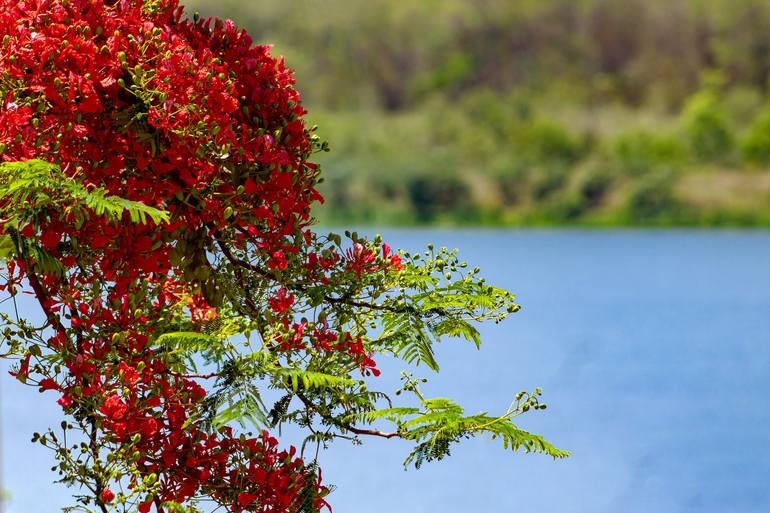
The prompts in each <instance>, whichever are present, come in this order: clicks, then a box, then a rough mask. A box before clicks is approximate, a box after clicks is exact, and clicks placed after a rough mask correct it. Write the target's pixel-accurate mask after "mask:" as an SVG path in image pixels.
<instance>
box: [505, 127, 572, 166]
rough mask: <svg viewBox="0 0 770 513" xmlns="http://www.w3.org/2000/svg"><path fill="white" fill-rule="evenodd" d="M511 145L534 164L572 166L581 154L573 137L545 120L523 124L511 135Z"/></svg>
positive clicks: (563, 129) (562, 128)
mask: <svg viewBox="0 0 770 513" xmlns="http://www.w3.org/2000/svg"><path fill="white" fill-rule="evenodd" d="M511 143H512V144H513V146H514V147H515V148H516V149H517V150H518V151H519V152H521V154H522V156H524V157H526V158H529V159H531V160H532V161H533V162H535V163H542V162H551V163H553V162H556V163H561V164H565V165H569V164H574V163H575V162H576V161H577V160H578V159H579V158H580V157H581V152H582V145H581V144H580V141H578V140H577V138H576V137H575V136H573V135H572V134H571V133H570V132H568V131H567V130H566V129H565V128H564V127H562V126H561V125H558V124H556V123H553V122H551V121H545V120H535V121H532V122H530V123H525V124H523V125H522V126H521V127H520V128H519V129H518V130H515V131H514V132H513V133H512V134H511Z"/></svg>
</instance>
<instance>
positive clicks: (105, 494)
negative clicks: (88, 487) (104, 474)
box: [100, 488, 115, 504]
mask: <svg viewBox="0 0 770 513" xmlns="http://www.w3.org/2000/svg"><path fill="white" fill-rule="evenodd" d="M100 497H101V499H102V502H103V503H104V504H109V503H111V502H112V501H114V500H115V494H114V493H113V491H112V490H110V489H109V488H105V489H104V490H103V491H102V494H101V496H100Z"/></svg>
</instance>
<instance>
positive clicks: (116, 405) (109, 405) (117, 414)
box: [99, 394, 128, 420]
mask: <svg viewBox="0 0 770 513" xmlns="http://www.w3.org/2000/svg"><path fill="white" fill-rule="evenodd" d="M127 410H128V406H126V403H124V402H123V400H122V399H121V398H120V396H118V395H117V394H112V395H111V396H109V397H108V398H107V400H106V401H104V404H103V405H102V407H101V409H100V410H99V411H101V412H102V413H103V414H104V415H105V416H106V417H107V418H109V419H111V420H119V419H122V418H123V417H124V416H125V415H126V411H127Z"/></svg>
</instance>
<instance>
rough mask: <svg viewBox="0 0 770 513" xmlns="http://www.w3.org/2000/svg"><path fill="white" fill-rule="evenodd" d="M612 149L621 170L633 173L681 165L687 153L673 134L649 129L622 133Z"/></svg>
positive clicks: (637, 173) (639, 173)
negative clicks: (654, 131)
mask: <svg viewBox="0 0 770 513" xmlns="http://www.w3.org/2000/svg"><path fill="white" fill-rule="evenodd" d="M612 150H613V154H614V156H615V158H616V159H617V160H618V164H619V165H620V167H621V171H622V172H624V173H630V174H633V175H641V174H644V173H647V172H649V171H651V170H654V169H656V168H657V167H659V166H661V165H663V166H666V167H676V166H679V165H681V163H682V162H683V161H684V159H685V155H686V149H685V148H684V147H683V146H682V145H681V144H680V142H679V141H678V140H677V139H675V138H674V137H673V136H670V135H666V134H655V133H652V132H648V131H634V132H628V133H625V134H622V135H620V136H619V137H618V138H617V139H616V140H615V142H614V144H613V148H612Z"/></svg>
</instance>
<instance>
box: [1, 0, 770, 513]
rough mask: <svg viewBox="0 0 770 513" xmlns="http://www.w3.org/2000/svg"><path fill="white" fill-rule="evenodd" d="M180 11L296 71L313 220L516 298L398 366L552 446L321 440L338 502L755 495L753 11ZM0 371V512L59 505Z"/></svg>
mask: <svg viewBox="0 0 770 513" xmlns="http://www.w3.org/2000/svg"><path fill="white" fill-rule="evenodd" d="M184 3H186V4H187V5H188V12H189V13H190V14H192V12H194V11H195V10H198V11H200V12H201V13H202V15H204V16H208V15H216V16H220V17H228V18H231V19H233V20H235V21H236V22H237V23H238V24H239V25H241V26H244V27H246V28H247V29H248V30H249V32H250V33H251V34H252V35H253V36H254V39H255V40H256V41H257V42H260V43H271V44H274V45H275V49H274V51H275V53H277V54H283V55H285V56H286V61H287V63H288V64H289V65H290V66H291V67H293V68H294V69H295V70H296V76H297V80H298V88H299V89H300V90H301V92H302V94H303V97H304V101H305V104H306V106H307V107H308V109H309V111H310V114H309V116H308V117H309V119H310V120H311V123H318V125H319V126H320V133H321V135H322V137H323V138H324V139H325V140H327V141H329V143H330V145H331V149H332V151H331V152H330V153H326V154H322V155H319V156H318V159H319V160H320V161H321V163H322V164H323V167H324V174H325V177H326V182H325V183H323V184H322V191H323V193H324V195H325V196H326V198H327V202H326V204H325V205H324V206H323V207H321V208H320V209H319V210H317V211H316V212H317V213H318V215H319V217H320V219H321V221H322V222H323V223H324V224H326V225H336V226H339V225H343V226H351V225H357V226H363V227H364V228H363V231H364V232H366V233H367V234H373V233H374V232H375V231H382V232H383V235H384V236H385V239H386V240H388V241H389V242H390V243H391V244H392V245H393V246H395V247H401V248H404V249H407V250H409V251H420V250H421V249H424V247H425V245H426V244H427V243H428V242H434V243H436V245H437V246H441V245H446V246H448V247H458V248H460V249H461V253H460V254H461V257H462V258H463V259H467V260H469V261H470V262H472V263H473V265H476V264H478V265H480V266H481V268H482V272H483V274H484V276H485V277H488V278H489V280H490V282H491V283H494V284H495V285H499V286H502V287H505V288H508V289H510V290H512V291H513V292H515V293H517V294H518V297H519V300H520V302H521V304H522V305H523V307H524V308H523V310H522V311H521V312H520V313H517V314H516V315H514V316H513V318H512V319H510V320H509V321H507V322H505V323H504V324H502V325H499V326H484V327H482V336H483V339H484V346H483V348H482V351H481V352H480V353H478V354H477V353H476V352H475V351H474V350H472V349H470V348H468V347H466V346H464V345H463V344H460V343H458V342H457V341H451V340H450V341H447V343H445V344H442V345H441V346H440V348H439V351H438V357H439V362H440V363H441V365H442V373H441V374H440V375H438V376H431V375H430V374H428V373H427V372H425V371H424V369H418V374H421V375H425V376H427V377H430V378H431V382H430V384H429V385H428V386H427V389H426V393H427V394H429V395H431V396H434V397H435V396H447V397H453V398H457V399H458V400H459V401H461V402H462V403H464V404H465V405H467V409H468V411H473V412H476V411H481V410H488V411H490V412H498V411H500V410H501V409H502V408H505V406H506V405H507V404H508V403H509V402H510V399H511V397H512V396H513V395H514V394H515V393H516V392H517V391H518V390H521V389H532V388H534V387H536V386H542V387H543V388H544V390H545V401H546V402H547V403H548V405H549V409H548V410H547V411H546V412H543V413H539V414H535V415H531V416H528V417H525V418H522V419H521V426H522V427H523V428H525V429H529V430H532V431H534V432H538V433H542V434H544V435H545V436H546V438H548V439H549V440H551V441H553V442H554V443H555V444H556V445H558V446H559V447H561V448H565V449H568V450H570V451H572V452H573V455H572V457H571V458H569V459H567V460H565V461H559V462H553V461H550V460H548V459H546V458H542V457H537V456H523V455H511V454H510V453H507V452H505V451H503V450H501V448H500V447H499V446H498V445H497V443H496V442H490V441H489V440H478V441H469V443H466V444H461V445H460V446H458V447H457V449H455V450H453V453H452V457H451V458H448V459H447V460H445V461H441V462H438V463H432V464H430V465H426V466H425V467H423V468H422V469H420V471H417V472H415V471H410V472H403V471H401V461H402V460H403V457H404V456H405V455H406V453H407V449H406V447H405V446H404V445H403V444H399V443H398V442H396V443H387V442H382V443H380V442H377V441H372V442H371V443H367V444H366V445H365V446H364V447H355V446H352V445H350V444H346V443H338V444H335V445H333V446H332V448H331V449H330V450H328V451H325V452H323V453H322V454H321V457H320V458H321V465H322V467H323V469H324V479H325V481H327V482H329V483H333V484H334V485H337V486H338V488H337V490H336V491H335V492H334V494H333V495H332V496H331V497H330V501H331V503H332V505H333V507H334V511H335V513H394V512H396V511H404V512H406V513H435V512H437V511H441V512H446V513H460V512H471V511H472V512H480V513H487V512H488V513H513V512H517V513H617V512H624V513H652V512H656V513H657V512H660V513H696V512H697V513H767V512H768V511H770V491H768V482H770V459H768V457H767V454H768V452H770V429H768V426H769V425H770V402H768V399H767V398H768V397H770V379H768V376H770V316H768V313H769V312H770V269H768V262H770V231H768V230H743V229H738V228H745V227H759V226H764V227H768V226H770V97H768V92H769V91H768V88H769V87H770V2H768V1H767V0H440V1H439V0H187V1H186V2H184ZM415 225H425V226H421V227H420V228H419V229H414V228H410V229H408V230H404V229H401V228H397V227H398V226H415ZM463 225H465V226H466V228H463ZM467 226H472V228H467ZM480 226H486V227H488V228H487V229H479V227H480ZM541 226H546V227H549V229H547V230H546V229H526V230H515V229H508V228H509V227H527V228H532V227H541ZM554 226H558V227H563V226H569V227H570V229H552V227H554ZM573 226H611V227H618V229H612V230H583V229H572V227H573ZM639 226H645V227H647V226H649V227H677V229H665V230H636V229H629V228H635V227H639ZM679 227H709V228H719V229H709V230H701V229H697V230H693V229H679ZM22 309H23V310H24V312H23V313H24V315H25V316H34V315H39V314H36V313H35V310H34V308H32V307H31V306H29V305H27V306H24V305H22ZM381 364H382V365H381V368H382V369H383V371H384V372H383V376H382V377H381V378H378V379H379V380H380V384H381V385H382V386H383V388H384V389H387V388H389V387H391V385H392V387H391V388H393V389H395V388H396V386H397V385H396V383H397V381H398V370H399V369H398V368H396V366H395V365H393V364H392V362H387V361H382V362H381ZM0 365H4V364H0ZM0 376H2V394H3V397H2V401H1V402H2V431H3V436H4V439H5V444H4V451H5V452H4V458H3V460H4V461H3V465H4V468H5V484H4V486H5V488H6V489H7V490H8V491H9V494H10V500H9V501H8V503H7V510H6V513H29V512H38V511H39V512H48V511H58V510H60V508H61V507H62V506H63V505H65V504H68V503H69V502H71V500H70V498H69V497H70V495H71V494H72V493H73V492H76V491H75V490H70V489H66V488H64V487H60V486H52V485H51V481H52V478H53V477H55V476H54V475H53V474H52V473H51V472H50V471H49V468H50V465H51V463H50V462H51V454H49V453H47V452H46V451H44V450H42V449H41V448H40V447H39V446H31V445H30V444H29V443H28V440H29V435H30V433H32V432H33V431H41V430H44V429H45V428H46V427H47V426H49V425H56V424H58V422H59V421H60V412H59V409H58V407H57V406H56V405H55V399H56V397H53V396H50V395H44V396H43V397H42V398H41V397H40V396H39V395H38V394H37V392H36V391H35V390H33V389H26V388H25V387H22V386H21V385H19V384H18V383H16V382H15V381H14V380H13V379H12V378H11V377H10V376H8V374H7V372H2V373H0ZM32 405H34V406H32ZM283 435H284V437H283V438H282V441H283V442H284V443H290V442H291V441H292V436H293V435H292V434H290V433H283ZM367 442H370V441H367ZM390 442H392V441H390Z"/></svg>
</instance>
